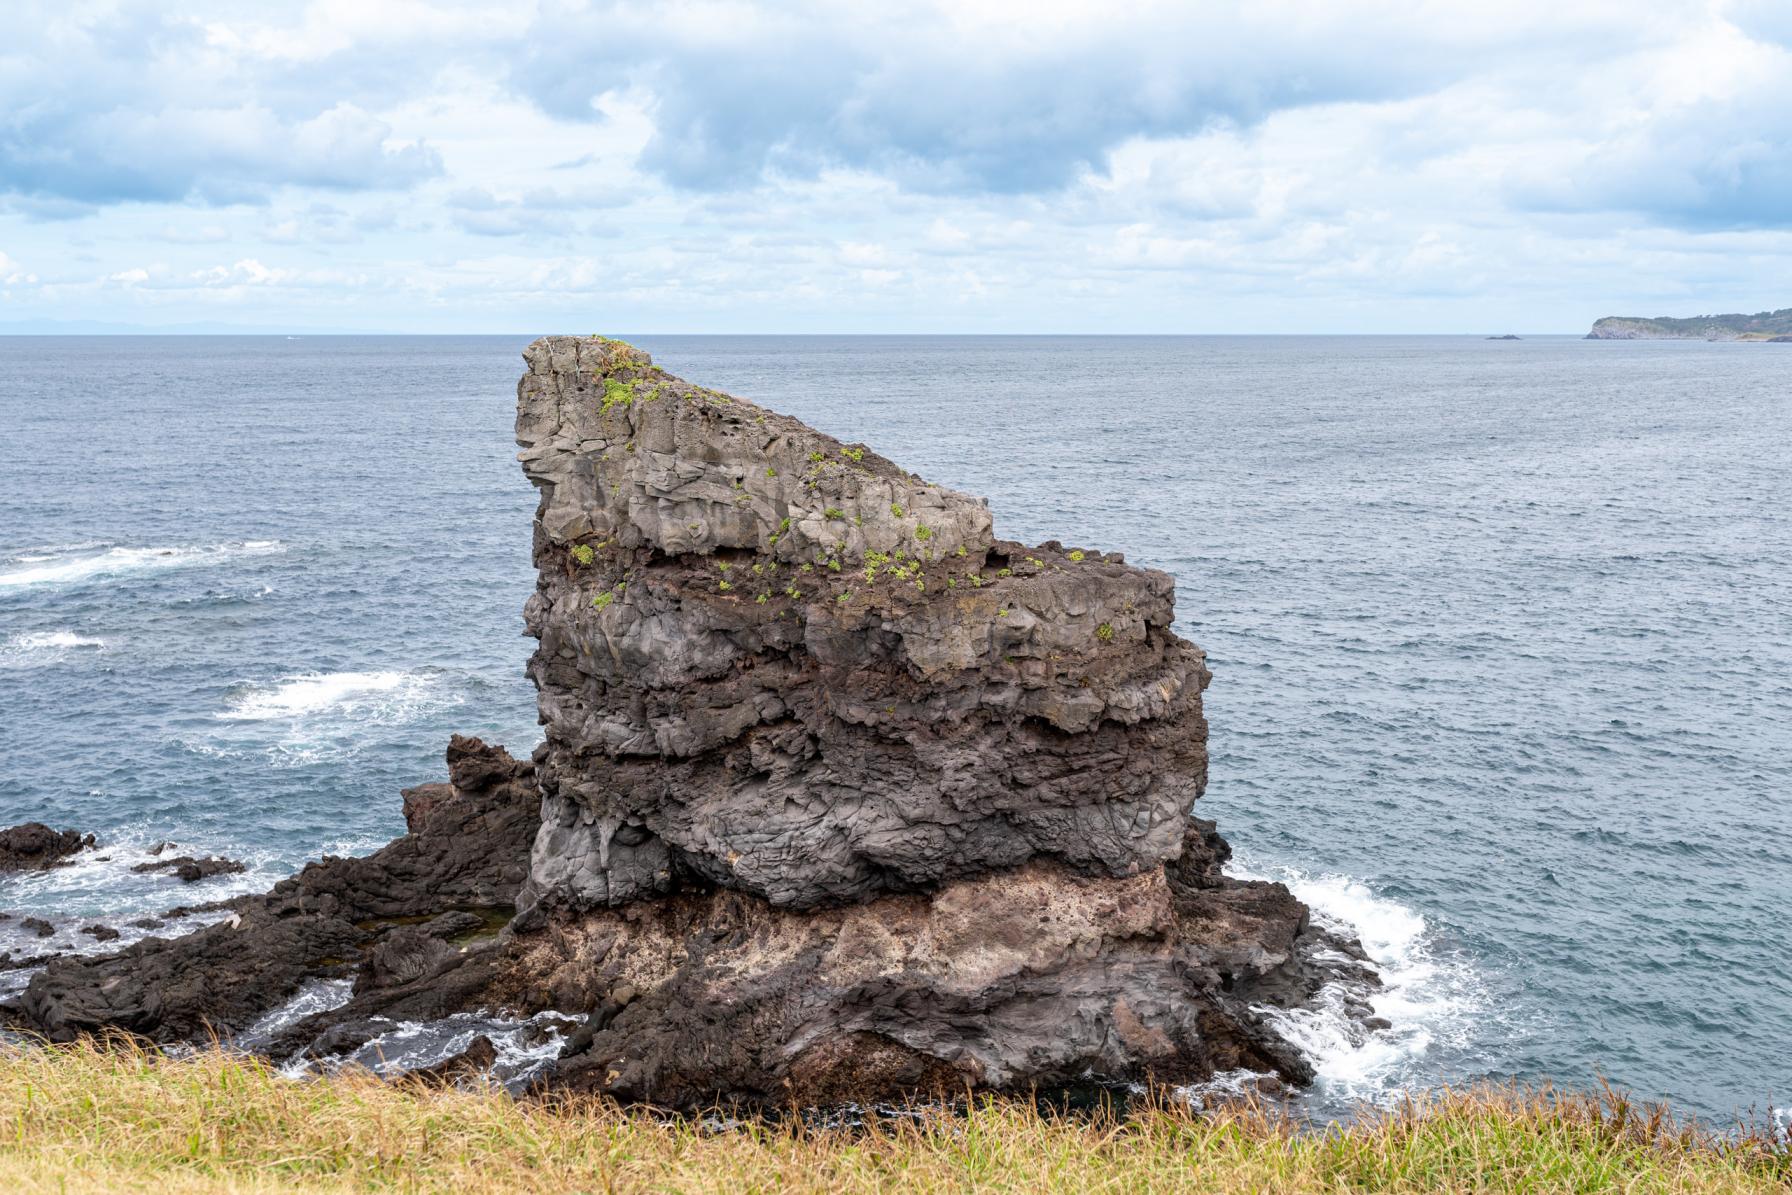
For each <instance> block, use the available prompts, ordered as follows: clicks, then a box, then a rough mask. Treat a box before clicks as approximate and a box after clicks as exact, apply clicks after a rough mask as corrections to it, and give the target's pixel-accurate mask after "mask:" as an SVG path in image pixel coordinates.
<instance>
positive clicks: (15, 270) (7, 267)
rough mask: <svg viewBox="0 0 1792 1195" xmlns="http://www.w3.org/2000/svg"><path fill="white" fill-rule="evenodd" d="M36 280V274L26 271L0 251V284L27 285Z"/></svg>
mask: <svg viewBox="0 0 1792 1195" xmlns="http://www.w3.org/2000/svg"><path fill="white" fill-rule="evenodd" d="M36 281H37V275H36V274H33V273H30V272H28V271H27V270H26V269H25V267H24V266H22V265H20V264H19V263H18V262H16V261H14V260H13V259H12V258H11V257H8V256H7V255H6V254H5V253H0V286H20V285H29V284H31V283H33V282H36Z"/></svg>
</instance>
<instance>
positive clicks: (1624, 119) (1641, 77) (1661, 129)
mask: <svg viewBox="0 0 1792 1195" xmlns="http://www.w3.org/2000/svg"><path fill="white" fill-rule="evenodd" d="M1781 11H1782V12H1783V11H1786V10H1784V9H1782V10H1781ZM1782 23H1783V24H1784V22H1782ZM1786 29H1787V32H1792V24H1787V25H1786ZM1745 30H1746V26H1745V29H1744V30H1738V29H1728V28H1722V29H1714V30H1712V31H1711V32H1709V33H1708V34H1707V35H1705V36H1703V37H1699V38H1695V39H1691V40H1689V41H1688V42H1686V43H1683V44H1681V45H1678V46H1675V47H1673V48H1672V49H1671V50H1669V51H1667V52H1663V53H1661V54H1656V55H1650V56H1648V57H1645V58H1643V59H1640V60H1639V61H1637V62H1635V63H1632V64H1626V67H1627V69H1628V70H1629V72H1630V75H1629V77H1627V78H1626V77H1618V78H1608V79H1607V80H1605V81H1604V85H1603V87H1602V88H1601V90H1602V92H1603V94H1604V95H1605V96H1606V97H1607V98H1608V103H1609V107H1608V109H1607V110H1606V111H1604V112H1594V113H1590V114H1589V116H1590V118H1591V123H1592V127H1590V128H1584V129H1581V130H1576V131H1575V132H1576V133H1578V135H1576V136H1570V137H1567V138H1565V139H1563V141H1562V142H1561V143H1560V144H1559V145H1558V146H1557V147H1556V149H1555V150H1554V151H1553V152H1546V153H1542V154H1538V155H1534V156H1533V157H1532V158H1531V159H1530V160H1529V161H1527V162H1525V163H1523V164H1520V165H1518V166H1515V168H1514V169H1513V170H1512V171H1510V173H1509V176H1508V180H1507V192H1508V195H1509V196H1510V198H1511V199H1512V200H1513V202H1514V203H1515V204H1516V205H1517V206H1519V207H1520V208H1530V209H1535V210H1542V211H1556V212H1631V213H1636V214H1638V215H1641V216H1643V217H1645V218H1648V219H1650V220H1652V221H1655V222H1657V223H1661V224H1666V225H1670V226H1674V227H1680V228H1687V229H1694V230H1700V229H1737V228H1759V229H1773V228H1792V123H1789V122H1788V119H1787V113H1789V112H1792V48H1788V47H1786V46H1782V45H1779V44H1776V43H1774V42H1772V41H1767V42H1762V41H1757V40H1754V39H1753V38H1752V37H1750V36H1748V33H1747V32H1746V31H1745ZM1623 69H1626V68H1618V70H1623ZM1613 73H1614V74H1616V73H1618V71H1617V70H1615V71H1614V72H1613Z"/></svg>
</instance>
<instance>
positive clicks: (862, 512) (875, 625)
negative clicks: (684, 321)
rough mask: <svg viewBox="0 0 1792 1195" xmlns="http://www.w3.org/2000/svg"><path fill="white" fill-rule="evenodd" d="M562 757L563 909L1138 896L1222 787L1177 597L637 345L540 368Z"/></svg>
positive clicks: (551, 776)
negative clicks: (687, 890)
mask: <svg viewBox="0 0 1792 1195" xmlns="http://www.w3.org/2000/svg"><path fill="white" fill-rule="evenodd" d="M524 357H525V360H526V361H527V362H528V372H527V373H526V374H525V375H524V377H523V380H522V382H521V384H520V386H519V388H518V399H517V440H518V443H519V444H521V445H522V446H523V448H524V451H523V452H522V453H521V454H520V457H519V459H520V460H521V461H522V464H523V469H524V471H525V473H527V474H528V476H529V478H530V480H531V481H533V482H534V483H535V484H536V485H537V486H538V487H539V488H540V490H541V506H540V512H539V517H538V520H537V525H536V542H535V560H536V565H537V567H538V570H539V578H540V579H539V584H538V587H537V592H536V594H535V595H534V596H533V597H532V598H531V599H530V601H529V603H528V606H527V609H526V611H525V617H526V619H527V624H528V629H529V631H530V633H531V634H533V635H535V636H536V637H537V638H538V639H539V640H540V647H539V649H538V650H537V651H536V653H535V655H534V657H533V659H532V660H531V662H530V669H529V670H530V675H531V676H532V677H533V678H534V679H535V682H536V684H537V686H538V687H539V690H540V705H541V715H542V720H543V722H544V724H545V725H546V728H547V750H546V754H545V758H544V759H543V761H542V768H541V787H542V794H543V797H544V803H543V830H542V836H541V838H540V839H539V840H538V842H537V844H536V850H535V856H534V864H533V869H532V881H531V894H530V895H531V896H540V897H544V898H548V899H550V900H551V901H556V902H564V903H568V904H571V905H573V906H576V907H592V906H597V905H616V904H620V903H623V902H625V901H629V900H633V899H637V898H639V897H641V896H646V895H651V894H653V893H660V892H667V891H670V890H672V889H673V888H674V887H675V886H676V885H677V884H678V883H679V882H680V881H681V880H698V881H701V882H706V883H713V884H717V885H721V886H724V887H729V888H734V889H738V890H740V891H745V892H752V893H756V894H758V895H761V896H764V897H765V898H766V899H768V900H769V901H771V902H772V903H773V904H776V905H789V906H793V907H808V906H814V905H820V904H826V903H835V902H840V901H850V900H862V899H865V898H867V897H871V896H875V895H878V894H880V893H884V892H899V891H911V890H914V889H916V888H920V887H928V886H932V885H937V884H939V883H942V882H945V881H949V880H951V879H954V878H957V877H963V876H973V875H980V874H983V873H985V872H987V871H989V870H991V869H995V868H1012V867H1018V866H1020V865H1022V864H1024V863H1026V862H1027V861H1028V860H1030V859H1034V858H1050V859H1055V860H1058V861H1060V862H1062V863H1064V864H1066V865H1068V866H1069V867H1071V868H1073V869H1074V870H1076V871H1078V872H1080V873H1083V874H1089V875H1107V876H1129V875H1137V874H1140V873H1142V872H1145V871H1148V870H1149V869H1151V868H1153V867H1156V866H1158V865H1159V864H1161V863H1162V862H1163V861H1164V860H1166V859H1168V858H1171V857H1173V856H1174V855H1175V854H1176V851H1177V850H1178V848H1179V844H1180V842H1181V838H1182V828H1183V824H1184V820H1185V818H1186V815H1187V810H1188V807H1189V805H1190V804H1191V802H1193V800H1194V799H1195V797H1196V796H1198V795H1199V793H1200V791H1201V788H1202V785H1203V783H1204V781H1205V777H1206V765H1207V757H1206V750H1205V730H1206V727H1205V723H1204V721H1203V720H1202V716H1201V699H1200V694H1201V689H1202V687H1203V686H1204V685H1205V684H1206V683H1207V681H1208V672H1207V669H1206V667H1205V664H1204V660H1203V656H1202V653H1201V651H1200V650H1199V649H1198V648H1196V647H1195V646H1194V645H1192V644H1190V643H1187V642H1185V641H1184V640H1182V639H1180V638H1178V637H1177V636H1176V635H1175V634H1173V633H1172V632H1171V631H1170V622H1171V619H1172V617H1173V613H1174V611H1173V599H1174V585H1173V583H1172V581H1171V579H1170V577H1169V576H1167V575H1166V574H1164V573H1161V572H1153V571H1149V570H1141V569H1135V568H1129V567H1127V566H1126V565H1125V564H1124V563H1123V562H1121V560H1120V558H1119V557H1118V556H1117V555H1116V556H1112V557H1108V556H1104V555H1103V554H1102V553H1100V552H1095V551H1081V550H1066V549H1065V548H1064V547H1063V546H1062V545H1060V544H1057V543H1048V544H1044V545H1041V546H1038V547H1032V548H1028V547H1025V546H1023V545H1021V544H1018V543H1013V542H1009V541H1003V540H997V539H995V538H994V536H993V534H992V532H991V518H990V513H989V511H988V510H987V508H986V507H985V506H984V504H983V503H982V502H981V501H980V500H978V499H975V498H971V497H968V496H966V495H964V494H959V493H955V492H953V491H951V490H948V489H945V488H944V487H941V486H937V485H932V484H930V483H928V482H925V481H923V480H921V479H920V478H918V477H915V476H913V475H911V474H909V473H906V472H904V471H903V470H902V469H900V468H898V467H897V466H895V465H894V464H892V463H891V462H889V461H887V460H885V459H884V458H882V457H880V456H878V455H877V454H876V453H874V452H872V451H870V450H869V449H864V448H859V447H854V446H848V445H843V444H841V443H840V442H839V441H837V440H835V439H833V438H832V437H830V436H826V435H823V434H822V433H820V432H817V431H814V430H812V429H810V428H808V427H806V426H804V425H803V424H801V423H799V422H797V421H796V420H794V419H791V418H788V417H786V416H782V415H777V414H774V413H773V412H770V411H766V410H764V409H762V408H760V407H757V406H754V405H753V404H751V403H747V402H744V401H742V400H740V399H735V398H730V397H728V396H724V395H719V394H716V393H715V392H713V391H709V390H704V389H702V388H700V387H697V386H693V385H690V384H688V383H685V382H682V381H679V380H678V379H676V378H672V377H671V376H669V375H667V374H665V373H663V372H661V371H659V370H658V369H656V368H654V367H653V366H652V365H651V363H650V361H649V359H648V357H647V354H645V353H643V352H641V351H640V350H638V349H633V348H630V347H628V346H626V345H621V344H618V343H616V342H613V341H603V340H576V339H573V338H570V337H551V338H548V339H546V340H541V341H537V342H536V343H535V344H533V345H531V346H530V347H529V349H528V350H527V352H526V353H525V354H524Z"/></svg>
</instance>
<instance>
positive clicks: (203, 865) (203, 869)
mask: <svg viewBox="0 0 1792 1195" xmlns="http://www.w3.org/2000/svg"><path fill="white" fill-rule="evenodd" d="M131 870H132V871H133V872H136V873H138V874H140V875H141V874H147V873H152V872H161V871H166V872H172V873H173V874H174V876H175V878H177V879H179V880H180V881H181V883H183V884H191V883H194V882H196V881H199V880H208V879H210V878H211V877H213V876H221V875H239V874H241V873H242V872H245V871H247V870H249V869H248V868H247V867H245V866H243V864H241V863H238V862H237V861H236V860H235V859H221V858H218V857H217V856H215V855H209V856H207V857H206V858H203V859H195V858H194V857H193V856H191V855H181V856H178V857H177V858H173V859H160V860H157V861H156V862H154V863H139V864H137V865H136V866H135V867H133V868H131Z"/></svg>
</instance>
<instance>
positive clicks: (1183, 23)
mask: <svg viewBox="0 0 1792 1195" xmlns="http://www.w3.org/2000/svg"><path fill="white" fill-rule="evenodd" d="M1560 7H1561V6H1559V5H1556V6H1550V7H1549V12H1550V16H1551V19H1550V20H1548V21H1543V20H1532V19H1526V18H1527V16H1529V15H1532V14H1540V13H1541V11H1542V9H1543V8H1544V6H1543V5H1541V4H1539V3H1536V2H1535V0H1530V2H1526V3H1519V4H1515V5H1507V6H1501V8H1500V10H1499V11H1498V12H1497V13H1496V12H1493V11H1492V10H1489V11H1486V12H1483V11H1480V10H1474V9H1464V8H1463V7H1462V6H1460V5H1450V4H1422V5H1416V6H1415V5H1412V4H1393V3H1375V2H1358V3H1334V4H1325V5H1313V4H1306V3H1298V2H1296V0H1228V2H1222V3H1207V4H1201V5H1190V4H1186V3H1181V2H1180V0H1160V2H1152V3H1143V4H1131V5H1126V6H1114V5H1110V4H1065V3H1056V4H1053V3H1045V4H1024V5H1023V4H1018V3H1010V2H998V0H939V2H921V0H908V2H903V0H881V2H877V3H859V4H842V3H839V2H838V0H809V2H806V3H796V4H784V5H764V4H751V3H721V2H712V0H675V2H673V3H668V4H659V5H642V4H638V3H629V2H624V3H604V4H585V3H579V2H576V0H550V2H549V3H546V4H544V6H543V11H542V13H541V16H540V17H539V18H538V21H537V24H536V27H535V29H534V31H533V32H532V34H531V36H529V37H528V38H526V39H525V42H524V44H525V45H526V46H527V47H528V48H527V50H526V51H525V52H524V54H523V57H522V58H521V60H520V61H518V62H517V63H516V65H515V66H514V68H513V70H512V73H511V78H512V82H513V85H514V86H516V87H517V88H518V89H519V90H521V91H523V92H524V93H526V94H528V95H530V96H532V97H533V98H534V99H535V100H536V101H537V102H538V103H540V104H541V105H542V106H543V107H544V108H546V109H547V110H549V111H551V112H553V113H554V114H556V115H558V116H561V117H563V118H568V119H583V120H592V119H600V118H601V111H602V106H603V101H604V100H605V99H606V97H610V98H614V97H616V96H619V95H627V96H634V97H638V99H639V102H641V103H644V104H646V105H647V106H648V107H649V110H650V111H651V113H652V117H653V121H654V124H655V129H656V131H655V134H654V137H653V139H652V141H651V142H650V143H649V144H648V145H647V147H646V150H645V152H644V154H643V157H642V162H643V165H644V166H646V167H647V168H649V169H651V170H653V171H655V172H657V173H659V174H660V175H662V176H663V177H665V178H667V179H668V180H670V181H671V182H673V183H674V184H677V185H679V186H682V187H688V188H695V189H702V190H727V189H736V188H743V187H750V186H752V185H754V184H755V183H757V182H758V181H760V180H761V179H762V178H764V177H765V176H766V175H767V174H768V173H769V174H782V175H789V176H795V177H815V176H817V175H818V174H820V173H821V172H823V171H825V170H828V169H832V168H848V169H857V170H868V171H873V172H876V173H880V174H883V175H886V176H888V177H891V178H895V179H897V180H899V181H901V182H902V183H903V184H904V185H905V186H907V187H910V188H912V189H916V190H922V191H934V192H960V191H962V192H997V193H1021V192H1030V191H1042V190H1051V189H1054V188H1059V187H1062V186H1064V185H1066V184H1067V183H1070V182H1072V181H1074V180H1075V179H1076V178H1077V177H1078V176H1079V174H1080V173H1081V172H1083V171H1085V170H1087V169H1090V168H1093V167H1097V166H1099V164H1100V163H1101V161H1102V160H1103V158H1104V157H1105V155H1106V154H1107V153H1108V152H1109V151H1110V150H1111V149H1113V148H1114V147H1115V146H1117V145H1119V144H1121V143H1122V142H1124V141H1126V140H1128V139H1130V138H1134V137H1140V136H1146V137H1170V136H1182V135H1188V134H1192V133H1197V132H1200V131H1202V130H1204V129H1207V128H1211V127H1214V126H1216V125H1224V124H1250V123H1253V122H1255V121H1258V120H1260V119H1262V118H1263V117H1264V116H1266V115H1267V114H1269V113H1272V112H1275V111H1279V110H1283V109H1287V108H1291V107H1303V106H1308V105H1313V104H1320V103H1328V102H1338V101H1359V102H1370V101H1376V100H1383V99H1388V98H1392V97H1399V96H1406V95H1411V94H1415V93H1419V92H1422V91H1424V90H1427V89H1430V88H1435V87H1437V86H1440V85H1442V84H1444V83H1446V82H1447V81H1449V80H1450V79H1452V78H1453V77H1455V76H1457V75H1459V74H1460V73H1462V72H1463V71H1465V70H1470V69H1473V68H1475V67H1477V66H1480V65H1485V64H1486V63H1489V62H1493V61H1497V60H1499V59H1500V58H1501V57H1502V56H1506V55H1517V56H1528V57H1536V56H1543V57H1549V56H1551V55H1552V54H1553V53H1555V52H1558V51H1560V50H1561V49H1562V48H1563V47H1565V46H1567V45H1569V44H1571V43H1572V41H1573V39H1574V38H1575V37H1576V36H1577V35H1578V36H1583V37H1584V36H1585V35H1587V34H1590V33H1597V34H1598V35H1599V36H1601V37H1603V38H1605V39H1606V40H1607V41H1608V42H1610V43H1613V44H1617V45H1625V44H1630V43H1632V42H1634V41H1635V40H1637V39H1638V38H1641V37H1647V36H1653V30H1652V29H1650V28H1649V24H1648V23H1647V22H1638V21H1635V20H1628V21H1627V20H1623V19H1621V18H1622V17H1624V16H1625V15H1626V14H1627V12H1628V8H1629V6H1620V5H1616V4H1597V3H1596V4H1582V5H1580V6H1579V7H1578V9H1575V8H1573V7H1571V8H1570V9H1569V11H1565V12H1564V11H1560ZM1525 10H1530V12H1529V13H1527V11H1525Z"/></svg>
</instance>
